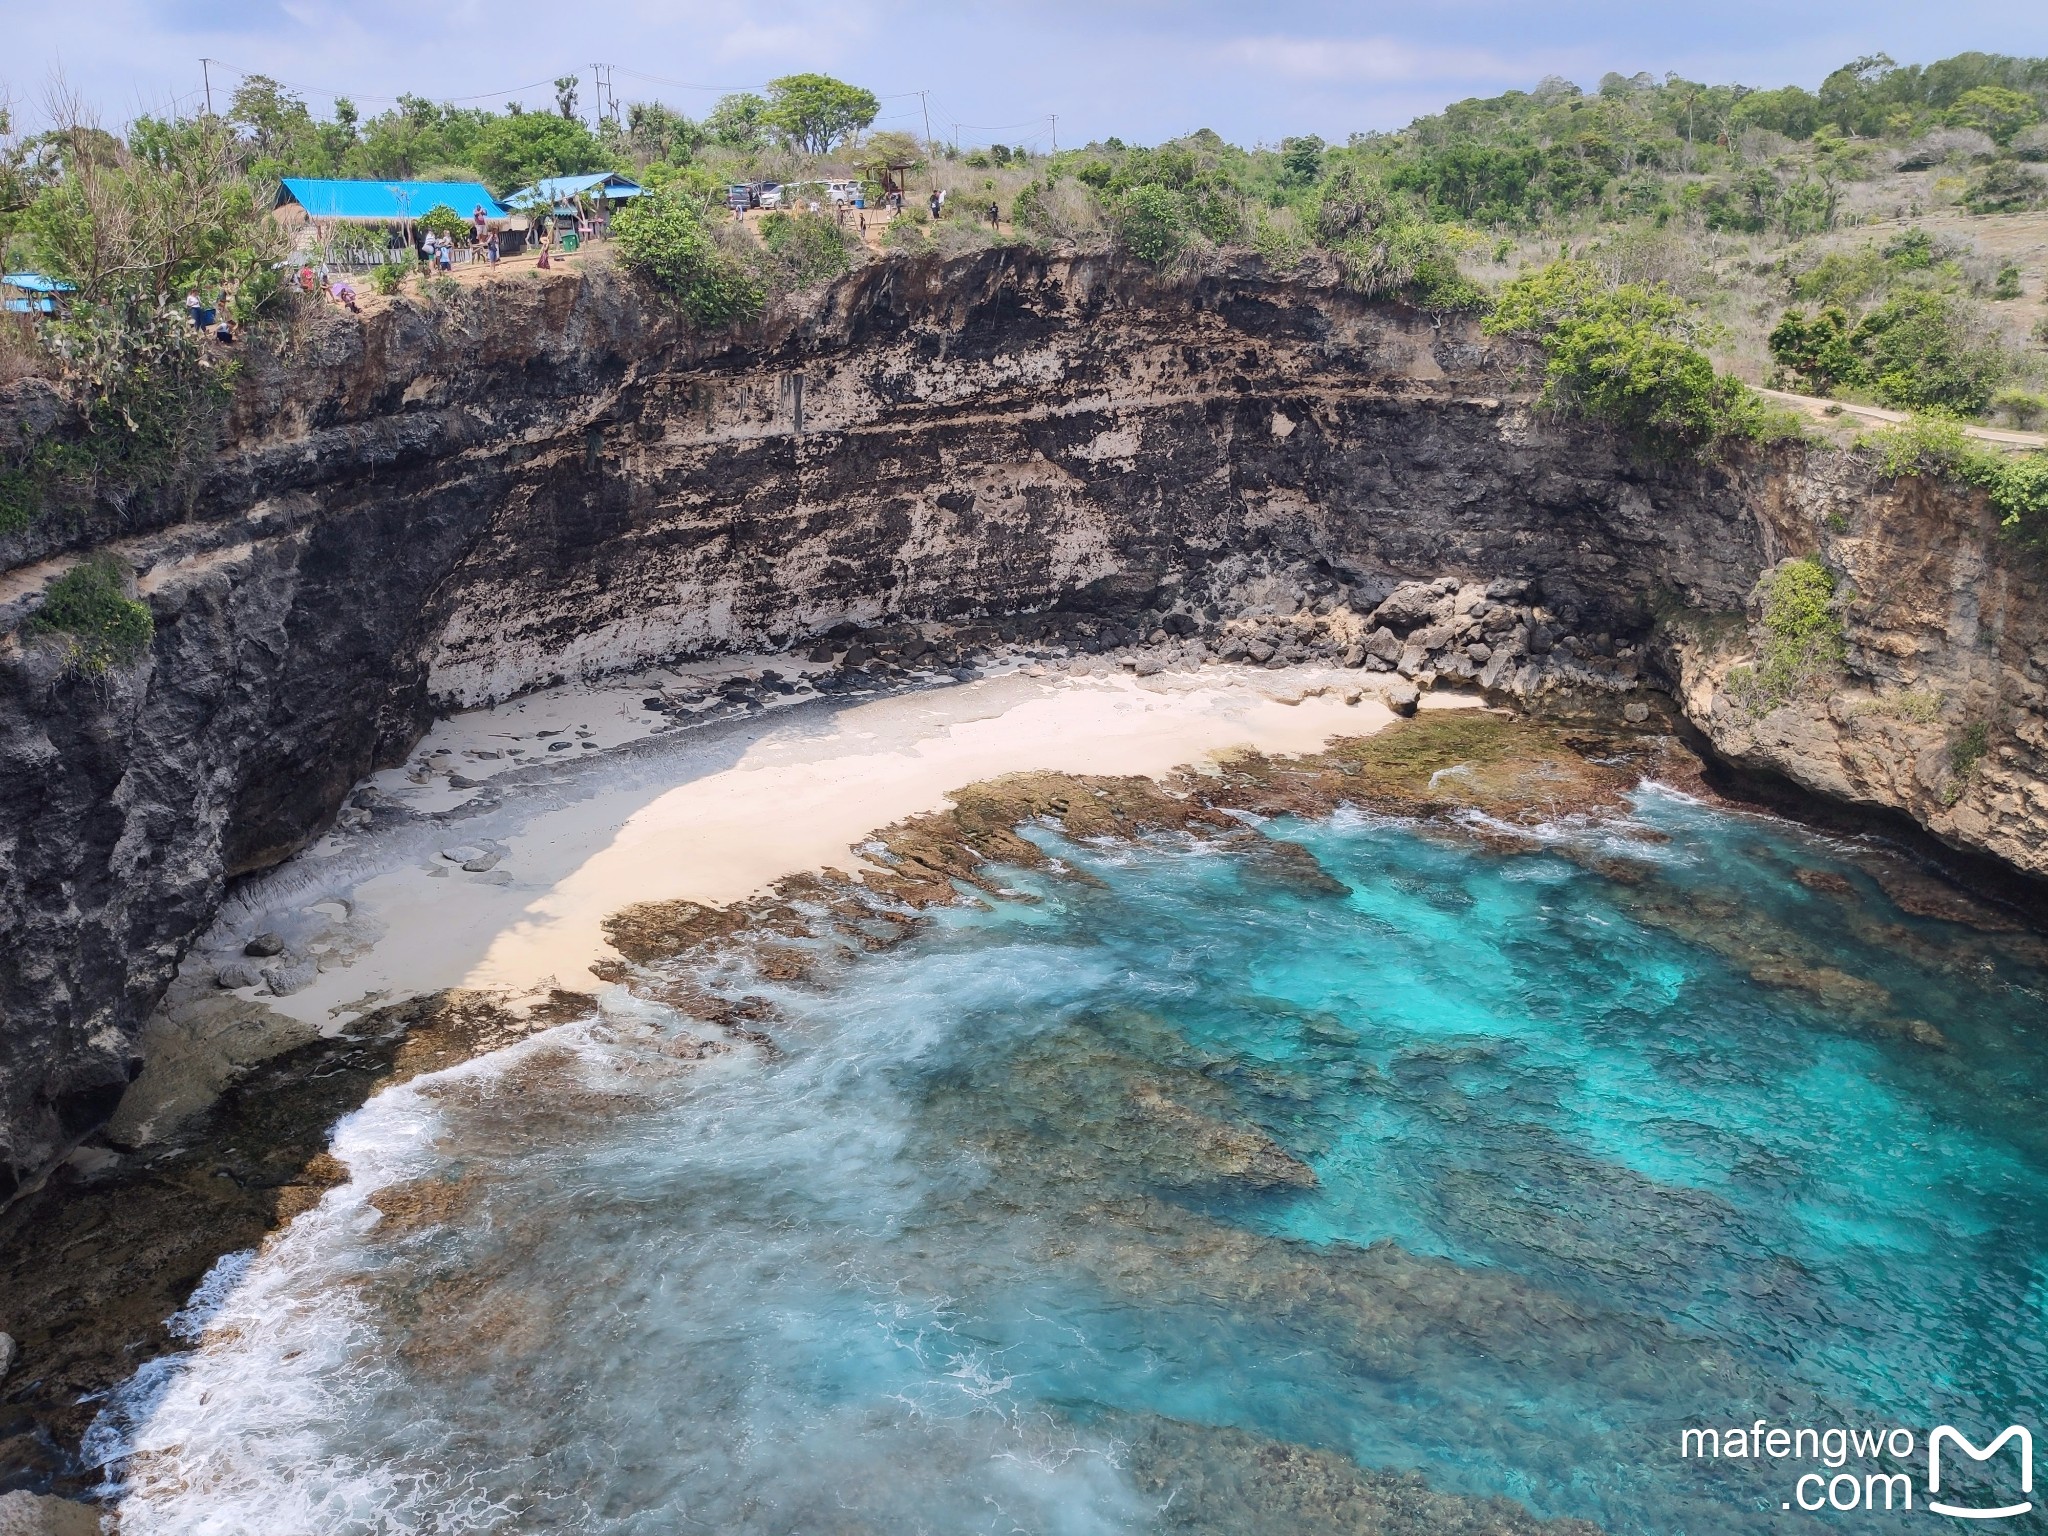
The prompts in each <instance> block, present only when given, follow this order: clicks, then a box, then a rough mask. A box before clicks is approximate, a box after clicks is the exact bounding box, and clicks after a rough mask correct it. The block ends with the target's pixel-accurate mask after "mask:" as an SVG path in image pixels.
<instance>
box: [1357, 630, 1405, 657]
mask: <svg viewBox="0 0 2048 1536" xmlns="http://www.w3.org/2000/svg"><path fill="white" fill-rule="evenodd" d="M1365 654H1366V655H1368V656H1377V657H1378V658H1379V659H1380V660H1381V661H1398V660H1400V658H1401V637H1400V636H1399V635H1397V634H1395V633H1394V632H1393V631H1392V630H1391V629H1376V630H1374V631H1373V632H1372V633H1371V634H1369V635H1367V636H1366V637H1365Z"/></svg>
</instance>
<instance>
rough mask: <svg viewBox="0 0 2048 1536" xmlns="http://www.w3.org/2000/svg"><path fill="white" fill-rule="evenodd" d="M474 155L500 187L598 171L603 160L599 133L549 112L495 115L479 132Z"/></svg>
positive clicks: (503, 189) (488, 177)
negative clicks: (598, 137)
mask: <svg viewBox="0 0 2048 1536" xmlns="http://www.w3.org/2000/svg"><path fill="white" fill-rule="evenodd" d="M470 157H471V159H472V160H473V162H474V163H475V165H476V168H477V169H478V170H479V171H482V172H483V174H484V179H485V180H486V181H487V182H489V183H490V185H491V186H492V187H493V188H495V189H496V190H498V191H500V192H509V191H511V190H512V189H513V188H515V187H524V186H530V185H532V184H533V183H534V182H536V181H539V180H541V179H542V178H543V177H546V176H572V175H577V174H579V173H581V172H585V171H594V170H600V169H602V168H603V167H602V161H603V159H604V155H603V151H602V150H601V149H600V148H599V146H598V142H597V139H596V137H595V136H594V135H593V134H592V133H591V131H590V130H589V129H588V128H586V127H584V126H583V124H582V123H581V122H579V121H577V120H576V119H574V118H566V117H551V116H549V115H548V114H547V113H545V112H522V113H520V114H519V115H518V116H516V117H494V118H492V119H491V120H490V122H489V123H487V124H486V125H485V127H484V130H483V132H482V133H480V134H479V135H477V138H476V141H475V143H474V144H473V145H472V146H471V149H470Z"/></svg>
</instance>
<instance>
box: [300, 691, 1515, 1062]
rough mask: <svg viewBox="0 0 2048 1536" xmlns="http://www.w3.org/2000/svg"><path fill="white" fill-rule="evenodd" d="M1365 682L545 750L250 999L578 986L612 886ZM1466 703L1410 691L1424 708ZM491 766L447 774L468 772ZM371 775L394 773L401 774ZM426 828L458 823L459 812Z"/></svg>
mask: <svg viewBox="0 0 2048 1536" xmlns="http://www.w3.org/2000/svg"><path fill="white" fill-rule="evenodd" d="M1373 681H1374V680H1373V679H1372V678H1369V677H1362V676H1361V675H1360V674H1358V673H1355V672H1351V673H1346V672H1319V671H1311V670H1296V671H1289V672H1284V673H1281V672H1266V671H1257V670H1247V669H1241V668H1235V667H1216V666H1212V667H1208V668H1205V669H1203V670H1202V671H1201V672H1199V673H1192V674H1164V675H1161V676H1157V677H1152V678H1145V679H1138V678H1133V677H1130V676H1127V675H1123V674H1115V675H1111V676H1106V677H1105V676H1090V677H1068V676H1064V675H1061V676H1051V675H1048V676H1044V677H1033V676H1027V675H1022V674H1010V675H1007V676H1001V677H995V678H989V679H986V680H983V681H980V682H974V683H968V684H962V685H959V686H955V687H951V688H944V689H936V690H931V691H926V692H919V693H912V694H902V695H896V696H893V697H890V698H885V699H881V700H877V701H874V702H869V703H864V704H854V705H847V706H842V707H840V708H838V709H837V710H836V711H832V710H829V709H827V708H825V707H821V706H813V707H811V708H809V709H804V710H798V711H793V712H776V713H771V714H770V715H769V716H768V717H766V718H764V719H761V720H758V721H754V722H749V723H748V725H747V726H746V728H745V729H744V730H743V731H742V732H739V733H737V734H736V733H733V732H730V731H728V732H726V733H724V735H723V736H722V737H716V738H714V737H713V736H712V734H711V733H708V732H707V733H705V734H706V737H707V741H706V749H705V750H704V751H703V752H698V753H694V754H693V751H692V749H691V748H690V747H689V745H688V743H687V742H685V741H684V740H683V737H684V736H688V735H693V734H695V733H680V734H679V735H678V737H677V738H676V742H677V749H676V754H675V760H674V761H673V762H672V763H671V762H669V761H668V760H666V759H664V760H663V761H661V762H660V763H658V764H656V765H655V766H654V767H653V768H652V769H651V770H643V771H638V772H636V773H635V774H633V775H630V776H628V777H629V778H631V779H632V780H634V782H626V783H619V784H609V783H607V782H606V779H605V763H604V761H603V759H604V756H605V754H602V753H599V752H591V753H587V754H586V753H585V752H583V751H582V749H581V748H580V747H579V748H578V749H576V750H575V751H573V752H565V753H559V754H555V758H557V759H560V758H572V759H575V760H574V761H572V762H569V763H566V764H562V765H561V766H562V771H563V775H564V777H565V778H568V779H575V778H580V777H581V776H583V775H586V774H587V775H589V776H590V777H591V779H592V780H593V781H594V782H596V783H597V784H598V785H599V786H600V787H598V788H596V789H595V791H594V792H591V793H589V794H588V795H587V796H586V797H583V798H576V799H571V800H570V801H569V803H566V804H555V805H551V806H550V807H548V808H546V809H542V810H538V811H536V812H535V813H534V814H532V815H530V816H528V817H526V818H525V819H524V820H523V821H522V822H520V823H519V824H518V825H516V826H512V827H501V828H500V829H499V831H498V838H497V844H496V846H497V847H499V848H502V849H503V850H504V857H503V861H502V864H501V865H500V867H499V868H498V869H497V870H495V871H493V872H491V873H489V874H465V873H463V872H461V871H460V870H459V869H457V868H456V867H455V866H454V865H452V864H449V863H448V862H447V861H446V860H442V859H438V858H436V857H435V856H434V855H433V854H432V853H431V852H428V853H427V854H426V855H425V857H424V858H422V857H421V856H420V853H419V852H418V851H417V850H415V851H414V852H413V853H411V854H410V855H408V856H407V857H406V859H405V861H404V862H403V863H402V864H400V865H399V866H398V867H393V868H388V869H385V870H383V871H382V872H378V873H374V874H371V875H370V876H369V878H366V879H362V880H361V882H360V883H359V884H357V885H356V886H355V887H354V889H353V891H352V892H351V893H350V896H351V899H352V901H353V903H354V907H355V923H354V925H353V926H355V927H356V928H357V929H358V931H361V930H363V929H368V930H369V931H371V932H373V933H377V934H378V935H379V936H378V937H376V938H375V941H374V942H373V943H370V944H369V945H368V947H367V948H365V949H363V950H362V951H361V952H360V953H358V954H356V956H355V958H354V959H353V960H352V962H351V963H347V964H340V963H338V961H339V958H340V957H339V955H332V954H331V955H330V956H329V957H328V958H327V960H326V962H325V963H326V964H327V965H328V966H329V967H330V968H328V969H325V970H323V971H322V973H321V975H320V976H319V978H318V979H317V980H316V981H315V982H314V983H313V984H312V985H311V986H310V987H308V988H307V989H306V990H304V991H301V992H298V993H296V994H294V995H292V996H290V997H286V998H280V999H275V1000H272V999H269V998H267V997H266V998H265V999H264V1000H265V1001H266V1002H267V1003H268V1004H269V1006H271V1007H273V1008H276V1009H277V1010H279V1011H280V1012H283V1013H286V1014H289V1015H291V1016H292V1017H295V1018H299V1019H302V1020H305V1021H306V1022H308V1023H313V1024H317V1025H320V1026H322V1027H324V1028H328V1029H332V1028H335V1027H337V1026H338V1024H339V1023H340V1022H342V1021H343V1020H345V1019H346V1017H347V1016H348V1015H349V1014H351V1013H353V1012H355V1011H357V1010H358V1009H359V1008H362V1007H373V1006H379V1005H381V1004H382V1003H385V1002H389V1001H392V1000H395V999H397V998H402V997H405V996H409V995H414V994H417V993H421V992H426V991H430V990H433V989H435V988H439V987H445V986H458V985H459V986H470V987H482V988H491V989H496V990H501V991H504V992H506V993H509V994H511V995H513V996H515V997H519V996H531V995H533V994H535V993H536V992H538V991H541V990H544V989H545V988H547V987H549V986H564V987H571V988H585V987H588V986H589V985H590V984H591V976H590V970H589V968H590V966H591V964H592V963H593V962H595V961H597V960H599V959H602V958H604V957H606V956H608V955H610V954H611V953H612V952H611V950H610V949H609V947H608V946H607V945H606V944H605V942H604V938H603V934H602V929H601V924H602V922H603V920H604V918H605V917H607V916H608V915H609V914H611V913H614V912H616V911H618V910H619V909H620V908H621V907H624V906H626V905H628V904H630V903H633V902H637V901H649V900H662V899H673V898H678V897H686V898H690V899H693V900H697V901H705V902H728V901H734V900H738V899H740V898H743V897H746V896H748V895H751V894H753V893H754V892H757V891H759V890H761V889H763V888H764V887H766V886H767V885H769V884H771V883H772V882H773V881H775V880H776V879H778V878H780V877H781V876H783V875H786V874H790V873H793V872H796V871H800V870H815V869H819V868H823V867H825V866H827V865H835V866H838V867H840V868H852V867H856V866H857V864H858V856H857V855H856V854H854V853H853V852H852V849H853V845H855V844H856V843H858V842H860V841H862V840H863V839H864V838H865V837H866V836H867V835H868V834H869V833H871V832H873V831H874V830H876V829H878V828H880V827H883V826H886V825H888V824H889V823H891V822H894V821H898V820H901V819H902V818H903V817H905V816H909V815H913V814H915V813H917V812H921V811H931V810H937V809H940V808H942V807H943V806H944V805H945V803H946V792H947V791H948V790H952V789H957V788H960V787H962V786H964V785H967V784H971V783H974V782H976V781H977V780H981V779H987V778H992V777H994V776H996V775H998V774H1003V773H1009V772H1014V771H1017V770H1020V769H1057V770H1065V771H1068V772H1075V773H1110V774H1134V773H1135V774H1152V775H1157V774H1164V773H1166V772H1169V771H1170V770H1172V769H1174V768H1176V767H1179V766H1184V765H1192V766H1197V767H1199V766H1200V765H1201V764H1202V763H1203V762H1204V761H1205V760H1213V759H1214V758H1215V757H1216V756H1217V755H1218V754H1220V753H1227V752H1229V751H1231V750H1233V749H1238V748H1244V747H1256V748H1258V749H1260V750H1262V751H1267V752H1303V751H1313V750H1315V749H1317V748H1319V747H1321V746H1322V745H1323V744H1324V743H1325V742H1326V741H1328V740H1329V739H1330V738H1331V737H1333V736H1362V735H1369V734H1371V733H1372V732H1373V731H1376V730H1378V729H1380V728H1381V727H1382V726H1384V725H1385V724H1386V723H1387V722H1389V721H1390V720H1392V719H1393V718H1394V717H1393V715H1392V713H1391V712H1390V711H1389V710H1388V709H1387V708H1386V707H1385V706H1384V705H1383V704H1382V703H1380V702H1379V700H1378V699H1377V698H1376V697H1375V696H1373V695H1372V694H1371V693H1370V692H1367V693H1366V695H1365V696H1364V697H1363V698H1362V699H1361V698H1359V692H1360V689H1361V688H1362V687H1363V688H1367V689H1370V687H1371V686H1372V683H1373ZM1321 689H1327V690H1328V691H1326V692H1319V691H1318V690H1321ZM645 691H646V690H645V685H644V684H643V685H639V686H638V687H637V688H633V687H629V688H626V689H613V690H609V691H605V690H596V691H593V690H587V689H585V690H573V689H572V690H559V691H557V692H556V693H554V694H552V695H541V696H536V697H534V698H530V699H527V700H524V701H522V702H520V703H516V704H511V705H505V706H501V707H500V708H498V709H494V710H479V711H474V712H472V713H469V714H465V715H460V716H457V717H454V718H453V719H451V720H448V721H444V722H442V723H441V724H440V725H438V726H436V727H435V729H434V731H433V733H432V735H431V736H430V737H429V738H428V740H427V741H426V742H425V743H424V744H423V746H422V749H421V751H420V753H416V754H415V758H416V759H417V758H419V757H422V756H426V755H429V754H432V753H435V752H438V751H441V750H444V749H445V750H446V751H448V752H449V753H451V754H452V755H453V757H454V758H455V759H456V760H457V761H460V762H463V763H465V764H467V763H468V762H469V761H470V760H469V759H467V758H464V757H463V754H464V753H465V752H471V751H475V750H478V749H479V748H482V749H485V750H502V749H503V748H504V747H505V745H506V744H507V743H508V741H510V740H511V739H514V738H523V739H524V740H525V741H526V742H527V744H528V746H529V749H531V747H532V745H533V742H534V739H535V738H534V732H535V730H536V729H567V728H573V727H575V726H581V727H582V728H584V729H588V730H590V731H591V732H592V733H593V734H592V737H591V738H590V739H602V740H605V741H606V742H607V743H608V744H609V743H611V742H616V741H619V740H623V739H626V738H628V737H630V736H633V735H644V734H645V731H646V727H645V725H644V724H643V723H641V722H640V721H638V720H636V719H634V718H633V717H632V715H631V713H630V710H631V708H632V706H633V704H634V703H635V702H636V701H637V698H638V695H639V694H640V693H643V692H645ZM1304 695H1308V696H1306V697H1304ZM1346 696H1349V697H1351V698H1354V699H1358V702H1356V703H1352V704H1346V703H1345V702H1344V700H1345V698H1346ZM1477 702H1478V701H1477V700H1476V699H1471V698H1466V697H1460V696H1446V695H1429V696H1426V697H1425V699H1424V704H1425V705H1426V706H1427V707H1433V708H1442V707H1456V706H1459V705H1473V704H1476V703H1477ZM543 721H545V722H553V723H551V724H546V725H539V724H537V723H538V722H543ZM533 761H535V759H534V757H533V756H531V755H529V756H528V757H527V762H528V763H532V762H533ZM509 765H510V760H508V759H500V760H498V761H496V762H488V763H486V764H485V765H484V768H480V769H472V768H470V767H468V766H465V767H464V768H463V769H462V770H461V771H463V772H464V773H471V772H475V773H476V774H477V775H478V776H479V777H480V776H481V775H482V772H483V771H484V769H487V768H497V769H500V770H502V769H503V768H504V767H506V766H509ZM380 782H386V783H394V784H398V785H403V784H404V777H403V771H402V770H401V771H398V772H396V773H395V774H392V775H385V776H381V777H380ZM410 794H411V795H412V796H413V797H414V800H415V803H418V804H420V806H421V808H422V809H435V808H437V805H438V804H439V803H440V802H444V801H448V800H458V799H461V798H463V796H462V795H461V794H451V793H450V792H449V791H446V790H442V789H439V788H438V787H434V788H419V787H415V788H413V789H411V790H410ZM443 841H444V842H445V843H446V844H447V845H449V846H455V845H459V844H461V843H464V842H467V841H473V839H471V838H469V837H468V836H467V835H466V834H465V833H464V832H463V831H462V830H461V827H460V825H459V824H458V826H456V827H455V828H452V829H451V830H450V831H449V832H448V834H447V835H446V836H445V837H444V839H443ZM330 851H331V850H330ZM313 868H317V860H314V861H312V863H311V864H310V865H309V870H310V869H313Z"/></svg>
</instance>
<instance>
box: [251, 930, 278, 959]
mask: <svg viewBox="0 0 2048 1536" xmlns="http://www.w3.org/2000/svg"><path fill="white" fill-rule="evenodd" d="M242 953H243V954H245V955H248V956H250V957H251V958H252V959H257V960H268V959H269V958H270V957H271V956H272V955H281V954H283V953H284V940H283V939H281V938H279V937H278V936H277V935H276V934H274V933H259V934H257V935H256V937H255V938H253V939H251V940H250V941H249V942H248V943H246V944H244V945H243V946H242Z"/></svg>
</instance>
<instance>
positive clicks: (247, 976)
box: [213, 960, 263, 991]
mask: <svg viewBox="0 0 2048 1536" xmlns="http://www.w3.org/2000/svg"><path fill="white" fill-rule="evenodd" d="M262 979H263V972H262V970H261V968H259V967H257V966H253V965H250V964H249V963H248V962H246V961H243V960H231V961H229V962H228V963H227V964H226V965H224V966H222V967H221V968H220V969H219V970H217V971H215V972H214V973H213V984H214V985H215V986H216V987H222V988H225V989H227V990H229V991H232V990H233V989H234V988H236V987H253V986H255V985H256V984H257V983H258V982H259V981H261V980H262Z"/></svg>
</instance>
